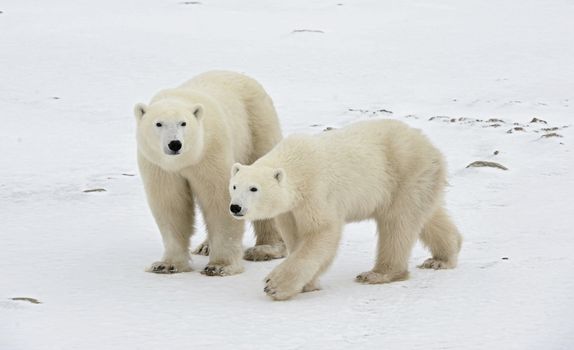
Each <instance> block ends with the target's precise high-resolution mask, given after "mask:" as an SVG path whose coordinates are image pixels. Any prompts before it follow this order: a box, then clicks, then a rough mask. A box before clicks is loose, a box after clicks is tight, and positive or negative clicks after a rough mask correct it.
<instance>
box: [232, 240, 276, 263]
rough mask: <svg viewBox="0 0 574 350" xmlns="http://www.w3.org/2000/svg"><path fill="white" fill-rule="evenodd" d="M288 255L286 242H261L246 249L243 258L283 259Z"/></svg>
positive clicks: (256, 259)
mask: <svg viewBox="0 0 574 350" xmlns="http://www.w3.org/2000/svg"><path fill="white" fill-rule="evenodd" d="M285 255H287V249H286V248H285V244H284V243H282V242H281V243H277V244H273V245H271V244H261V245H256V246H255V247H251V248H249V249H247V250H245V254H244V255H243V259H245V260H250V261H267V260H272V259H281V258H284V257H285Z"/></svg>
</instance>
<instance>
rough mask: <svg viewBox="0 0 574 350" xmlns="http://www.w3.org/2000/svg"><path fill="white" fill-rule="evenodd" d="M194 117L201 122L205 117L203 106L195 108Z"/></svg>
mask: <svg viewBox="0 0 574 350" xmlns="http://www.w3.org/2000/svg"><path fill="white" fill-rule="evenodd" d="M193 115H194V116H195V117H196V118H197V120H200V119H201V118H202V117H203V106H202V105H196V106H194V107H193Z"/></svg>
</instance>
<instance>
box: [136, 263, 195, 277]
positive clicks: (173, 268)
mask: <svg viewBox="0 0 574 350" xmlns="http://www.w3.org/2000/svg"><path fill="white" fill-rule="evenodd" d="M146 271H147V272H153V273H164V274H169V273H178V272H189V271H191V266H189V263H183V262H182V263H172V262H167V261H156V262H154V263H153V264H151V266H150V267H148V268H147V269H146Z"/></svg>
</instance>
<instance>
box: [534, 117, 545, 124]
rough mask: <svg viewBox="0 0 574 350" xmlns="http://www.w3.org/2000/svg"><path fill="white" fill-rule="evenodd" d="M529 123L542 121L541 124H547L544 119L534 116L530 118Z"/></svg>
mask: <svg viewBox="0 0 574 350" xmlns="http://www.w3.org/2000/svg"><path fill="white" fill-rule="evenodd" d="M530 122H531V123H543V124H548V123H547V122H546V120H542V119H538V118H536V117H534V118H532V120H531V121H530Z"/></svg>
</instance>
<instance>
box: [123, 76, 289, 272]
mask: <svg viewBox="0 0 574 350" xmlns="http://www.w3.org/2000/svg"><path fill="white" fill-rule="evenodd" d="M134 113H135V116H136V119H137V144H138V164H139V168H140V172H141V176H142V179H143V183H144V187H145V190H146V194H147V199H148V203H149V206H150V208H151V211H152V213H153V215H154V217H155V220H156V223H157V225H158V227H159V230H160V231H161V235H162V239H163V244H164V248H165V250H164V255H163V258H162V260H161V261H158V262H155V263H153V264H152V265H151V267H150V268H148V271H150V272H156V273H174V272H184V271H191V267H190V265H189V244H190V236H191V234H192V233H193V229H194V228H193V226H194V204H195V202H197V203H198V204H199V207H200V208H201V210H202V213H203V216H204V220H205V223H206V226H207V233H208V238H207V240H206V242H204V243H203V244H202V245H201V246H200V247H199V248H198V250H197V251H196V252H197V253H203V254H207V252H208V251H209V256H210V258H209V263H208V265H207V266H206V267H205V269H204V271H203V273H204V274H207V275H210V276H213V275H218V276H223V275H233V274H236V273H240V272H242V271H243V267H242V264H241V257H242V253H243V252H242V238H243V231H244V225H243V223H241V222H238V221H237V220H234V219H233V218H232V217H231V216H230V215H229V212H228V206H229V193H228V191H227V186H228V183H229V178H230V174H229V169H230V168H231V166H232V165H233V163H234V162H242V163H248V164H251V163H252V162H254V161H255V160H256V159H257V158H259V157H261V156H262V155H264V154H265V153H267V152H268V151H269V150H270V149H271V148H272V147H273V146H274V145H275V144H276V143H277V142H279V140H280V139H281V129H280V126H279V121H278V119H277V115H276V112H275V109H274V107H273V102H272V101H271V98H270V97H269V96H268V95H267V93H266V92H265V91H264V90H263V88H262V87H261V86H260V85H259V84H258V83H257V82H256V81H255V80H253V79H251V78H249V77H247V76H244V75H242V74H238V73H233V72H224V71H212V72H207V73H203V74H201V75H199V76H196V77H195V78H193V79H191V80H190V81H188V82H186V83H184V84H183V85H181V86H179V87H177V88H173V89H166V90H163V91H160V92H159V93H158V94H157V95H155V96H154V97H153V99H152V100H151V102H150V104H149V105H145V104H142V103H139V104H137V105H136V106H135V108H134ZM254 229H255V234H256V236H257V242H256V246H255V247H253V248H250V249H248V250H247V251H246V252H245V258H246V259H248V260H268V259H270V258H279V257H283V256H284V254H285V246H284V244H283V243H282V241H281V238H280V236H279V234H278V233H277V231H276V229H275V225H274V224H273V222H272V221H270V220H261V221H256V222H254Z"/></svg>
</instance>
